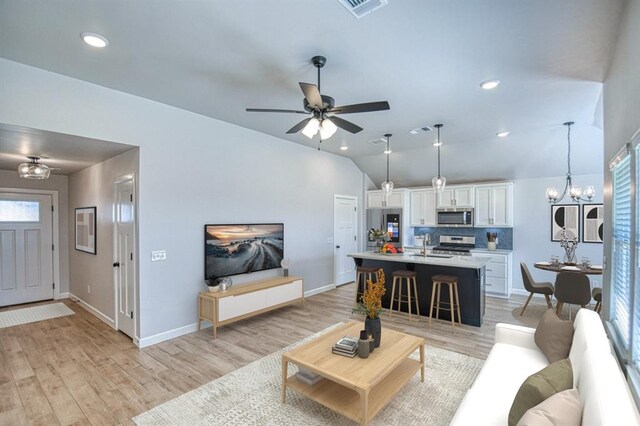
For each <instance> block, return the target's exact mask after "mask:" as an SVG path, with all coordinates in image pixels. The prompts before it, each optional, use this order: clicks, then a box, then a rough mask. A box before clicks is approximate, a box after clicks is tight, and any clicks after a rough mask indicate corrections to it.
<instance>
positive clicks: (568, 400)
mask: <svg viewBox="0 0 640 426" xmlns="http://www.w3.org/2000/svg"><path fill="white" fill-rule="evenodd" d="M581 423H582V403H581V402H580V394H579V393H578V390H577V389H569V390H566V391H562V392H558V393H557V394H555V395H552V396H550V397H549V398H547V399H545V400H544V401H542V402H541V403H540V404H538V405H536V406H535V407H533V408H531V409H530V410H529V411H527V412H526V413H524V416H522V418H521V419H520V421H519V422H518V425H517V426H580V424H581Z"/></svg>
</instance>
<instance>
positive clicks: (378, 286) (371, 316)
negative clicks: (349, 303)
mask: <svg viewBox="0 0 640 426" xmlns="http://www.w3.org/2000/svg"><path fill="white" fill-rule="evenodd" d="M376 275H377V278H378V280H377V282H376V283H374V282H373V281H372V280H367V291H365V293H364V294H363V295H362V296H361V297H360V300H361V301H360V302H359V303H358V304H357V305H356V307H355V308H353V311H352V312H358V313H361V314H365V315H366V316H367V317H366V319H365V320H364V329H365V330H366V331H367V334H368V335H370V336H372V337H373V340H374V347H376V348H377V347H378V346H380V338H381V333H382V324H381V323H380V314H381V313H382V312H383V311H384V310H383V309H382V296H384V294H385V292H386V291H387V289H386V288H385V286H384V281H385V279H384V271H383V270H382V269H378V272H376Z"/></svg>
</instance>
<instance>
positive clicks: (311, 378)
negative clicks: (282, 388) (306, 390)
mask: <svg viewBox="0 0 640 426" xmlns="http://www.w3.org/2000/svg"><path fill="white" fill-rule="evenodd" d="M296 377H297V378H298V380H300V381H301V382H304V383H306V384H308V385H311V386H313V385H315V384H316V383H318V382H319V381H320V380H322V379H323V377H322V376H320V375H318V374H316V373H314V372H313V371H309V370H305V369H304V368H299V369H298V372H297V373H296Z"/></svg>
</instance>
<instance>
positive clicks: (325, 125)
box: [320, 118, 338, 140]
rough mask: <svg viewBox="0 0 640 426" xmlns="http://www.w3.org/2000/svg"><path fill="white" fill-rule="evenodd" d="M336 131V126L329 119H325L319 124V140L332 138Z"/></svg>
mask: <svg viewBox="0 0 640 426" xmlns="http://www.w3.org/2000/svg"><path fill="white" fill-rule="evenodd" d="M337 130H338V126H336V125H335V124H334V123H333V121H331V119H329V118H325V119H324V120H322V123H321V124H320V138H321V139H322V140H327V139H329V138H330V137H331V136H333V135H334V134H335V132H336V131H337Z"/></svg>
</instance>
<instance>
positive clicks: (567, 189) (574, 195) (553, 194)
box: [547, 121, 596, 204]
mask: <svg viewBox="0 0 640 426" xmlns="http://www.w3.org/2000/svg"><path fill="white" fill-rule="evenodd" d="M573 124H574V122H573V121H567V122H566V123H563V125H565V126H567V178H566V182H565V184H564V191H562V195H559V194H558V190H557V189H555V188H554V187H550V188H547V199H548V200H549V202H550V203H551V204H556V203H559V202H560V201H562V199H563V198H564V197H565V195H569V196H570V197H571V199H572V200H573V202H574V203H579V202H580V201H586V202H590V201H591V199H592V198H593V196H594V195H596V191H595V189H594V188H593V186H592V185H589V186H587V187H586V188H585V189H584V192H582V188H580V187H579V186H574V185H573V182H572V181H571V126H573Z"/></svg>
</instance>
